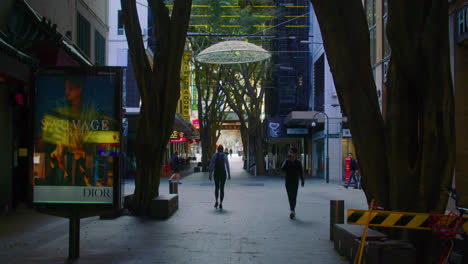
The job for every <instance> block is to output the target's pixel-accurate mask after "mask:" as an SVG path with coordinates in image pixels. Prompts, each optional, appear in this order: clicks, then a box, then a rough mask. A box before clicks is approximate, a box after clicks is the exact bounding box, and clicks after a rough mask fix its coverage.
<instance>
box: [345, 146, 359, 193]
mask: <svg viewBox="0 0 468 264" xmlns="http://www.w3.org/2000/svg"><path fill="white" fill-rule="evenodd" d="M348 157H349V158H351V161H350V163H349V169H350V171H351V173H350V174H349V179H348V181H347V182H346V184H345V188H346V189H348V186H349V184H350V182H351V180H354V184H355V185H354V186H355V187H354V189H357V188H358V181H357V178H356V175H357V174H358V173H359V165H358V163H357V160H355V159H354V158H353V154H351V153H348Z"/></svg>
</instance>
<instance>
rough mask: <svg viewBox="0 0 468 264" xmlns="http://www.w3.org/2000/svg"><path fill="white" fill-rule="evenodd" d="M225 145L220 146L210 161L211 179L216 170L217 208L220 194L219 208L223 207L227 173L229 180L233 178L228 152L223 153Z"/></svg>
mask: <svg viewBox="0 0 468 264" xmlns="http://www.w3.org/2000/svg"><path fill="white" fill-rule="evenodd" d="M223 150H224V148H223V145H219V146H218V153H216V154H214V155H213V157H212V158H211V162H210V176H209V177H210V181H211V176H212V175H213V171H214V181H215V198H216V203H215V205H214V207H215V208H218V196H219V198H220V199H219V209H223V199H224V184H225V183H226V174H227V178H228V180H230V179H231V172H230V171H229V161H228V158H227V156H226V154H224V153H223Z"/></svg>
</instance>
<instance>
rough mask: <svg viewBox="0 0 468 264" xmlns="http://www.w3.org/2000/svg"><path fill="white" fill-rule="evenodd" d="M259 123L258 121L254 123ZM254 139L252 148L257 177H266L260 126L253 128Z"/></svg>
mask: <svg viewBox="0 0 468 264" xmlns="http://www.w3.org/2000/svg"><path fill="white" fill-rule="evenodd" d="M256 122H259V121H256ZM253 138H254V142H253V144H254V146H255V150H254V151H255V164H256V167H257V175H266V170H265V159H264V156H263V134H262V126H261V125H260V124H257V125H256V126H255V134H254V136H253Z"/></svg>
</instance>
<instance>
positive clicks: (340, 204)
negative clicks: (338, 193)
mask: <svg viewBox="0 0 468 264" xmlns="http://www.w3.org/2000/svg"><path fill="white" fill-rule="evenodd" d="M335 224H344V201H343V200H330V240H333V226H334V225H335Z"/></svg>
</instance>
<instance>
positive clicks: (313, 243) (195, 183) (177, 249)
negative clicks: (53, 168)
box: [0, 156, 366, 264]
mask: <svg viewBox="0 0 468 264" xmlns="http://www.w3.org/2000/svg"><path fill="white" fill-rule="evenodd" d="M229 161H230V164H231V173H232V180H231V181H228V182H227V184H226V194H225V201H224V203H223V206H224V209H223V210H222V211H220V210H216V209H215V208H214V207H213V205H214V194H213V193H214V183H213V182H210V181H208V173H193V174H190V175H189V176H186V177H184V178H183V179H182V184H181V185H179V210H178V211H177V212H176V213H175V214H174V215H173V216H172V217H171V218H169V219H168V220H165V221H157V220H151V219H142V218H138V217H133V216H122V217H120V218H118V219H115V220H99V219H98V218H96V217H95V218H90V219H85V220H82V228H81V258H80V259H79V260H78V261H77V262H76V263H288V264H293V263H346V262H345V261H344V260H342V259H341V257H340V256H339V255H338V254H337V253H336V251H335V250H334V249H333V243H332V242H331V241H330V240H329V203H330V202H329V200H333V199H343V200H345V206H346V207H347V208H365V207H366V204H365V198H364V195H363V193H362V191H360V190H354V189H348V190H346V189H344V188H343V187H342V186H340V185H338V184H326V183H324V181H323V180H311V179H306V183H305V187H304V188H301V187H300V189H299V194H298V203H297V208H296V214H297V216H296V217H297V218H296V219H295V220H290V219H289V206H288V201H287V195H286V191H285V188H284V179H283V178H281V177H279V176H274V177H263V176H262V177H260V176H258V177H255V176H250V175H248V174H247V173H246V172H245V171H244V170H243V169H242V160H241V159H240V158H239V157H236V156H233V157H232V158H230V159H229ZM131 188H132V186H127V188H126V191H131ZM160 192H161V193H163V194H164V193H168V183H167V180H162V182H161V186H160ZM57 228H61V232H59V230H57ZM57 228H49V229H46V228H44V227H43V228H42V229H43V231H42V233H43V237H41V235H40V234H37V233H36V234H35V235H34V236H33V237H32V239H31V241H28V240H27V235H26V236H25V235H23V238H22V241H25V243H26V244H25V245H23V246H18V247H17V248H1V249H0V252H1V253H0V259H4V260H6V262H4V261H2V263H64V260H65V259H66V257H67V255H68V233H67V232H68V230H67V227H66V226H63V223H62V224H61V225H57ZM46 230H49V231H50V230H53V231H54V232H51V234H53V235H54V236H53V237H47V234H48V233H47V232H46ZM36 243H37V244H36Z"/></svg>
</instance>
